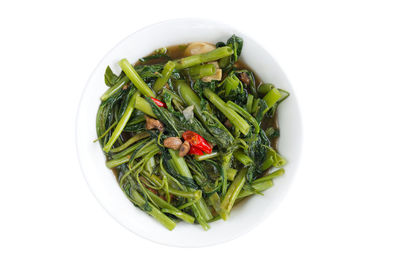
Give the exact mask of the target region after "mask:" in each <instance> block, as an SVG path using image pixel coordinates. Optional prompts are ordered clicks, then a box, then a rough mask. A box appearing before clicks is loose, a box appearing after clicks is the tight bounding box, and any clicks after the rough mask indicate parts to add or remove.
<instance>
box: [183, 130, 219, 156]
mask: <svg viewBox="0 0 400 267" xmlns="http://www.w3.org/2000/svg"><path fill="white" fill-rule="evenodd" d="M182 137H183V139H185V140H186V141H188V142H189V143H190V145H191V148H192V147H196V148H198V149H200V150H201V151H203V152H205V153H206V154H210V153H211V152H212V147H211V145H210V144H209V143H208V142H207V140H206V139H204V138H203V137H202V136H201V135H199V134H197V133H195V132H192V131H186V132H184V133H183V134H182ZM189 153H190V152H189Z"/></svg>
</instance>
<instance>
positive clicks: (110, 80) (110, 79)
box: [104, 66, 118, 87]
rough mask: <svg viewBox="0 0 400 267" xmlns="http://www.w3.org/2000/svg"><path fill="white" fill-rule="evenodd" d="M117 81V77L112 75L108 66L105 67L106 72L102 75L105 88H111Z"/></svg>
mask: <svg viewBox="0 0 400 267" xmlns="http://www.w3.org/2000/svg"><path fill="white" fill-rule="evenodd" d="M117 81H118V76H117V75H115V74H114V72H113V71H112V70H111V68H110V66H107V68H106V72H105V73H104V82H105V83H106V85H107V86H109V87H111V86H113V85H114V84H115V83H116V82H117Z"/></svg>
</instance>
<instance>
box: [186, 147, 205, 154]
mask: <svg viewBox="0 0 400 267" xmlns="http://www.w3.org/2000/svg"><path fill="white" fill-rule="evenodd" d="M188 154H189V155H200V156H201V155H204V153H203V151H201V149H200V148H197V147H195V146H190V150H189V153H188Z"/></svg>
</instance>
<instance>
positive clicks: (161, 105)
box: [150, 97, 167, 108]
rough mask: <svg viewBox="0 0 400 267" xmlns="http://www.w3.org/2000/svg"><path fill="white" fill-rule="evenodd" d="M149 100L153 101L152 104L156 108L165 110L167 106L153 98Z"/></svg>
mask: <svg viewBox="0 0 400 267" xmlns="http://www.w3.org/2000/svg"><path fill="white" fill-rule="evenodd" d="M150 98H151V100H153V102H154V103H155V104H156V105H157V106H159V107H161V108H166V107H167V105H166V104H165V103H164V102H162V101H160V100H158V99H157V98H154V97H150Z"/></svg>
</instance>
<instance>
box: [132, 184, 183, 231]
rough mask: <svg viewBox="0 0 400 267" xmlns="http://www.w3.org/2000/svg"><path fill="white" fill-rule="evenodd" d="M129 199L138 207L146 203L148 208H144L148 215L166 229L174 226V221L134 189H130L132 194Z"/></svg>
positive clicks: (171, 228)
mask: <svg viewBox="0 0 400 267" xmlns="http://www.w3.org/2000/svg"><path fill="white" fill-rule="evenodd" d="M130 199H131V200H132V201H133V202H134V203H135V204H136V205H138V206H139V207H143V206H144V205H146V204H148V205H149V206H150V209H144V211H146V212H147V213H148V214H149V215H151V216H153V217H154V218H155V219H156V220H157V221H159V222H160V223H161V224H162V225H164V226H165V227H166V228H167V229H168V230H173V229H174V228H175V226H176V224H175V222H174V221H173V220H171V219H170V218H169V217H168V216H167V215H165V214H164V213H162V212H161V211H160V210H159V209H157V208H156V207H155V206H154V205H153V204H151V203H148V202H146V201H145V200H144V199H143V197H142V196H141V195H140V194H139V192H137V191H136V190H132V196H131V197H130Z"/></svg>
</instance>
